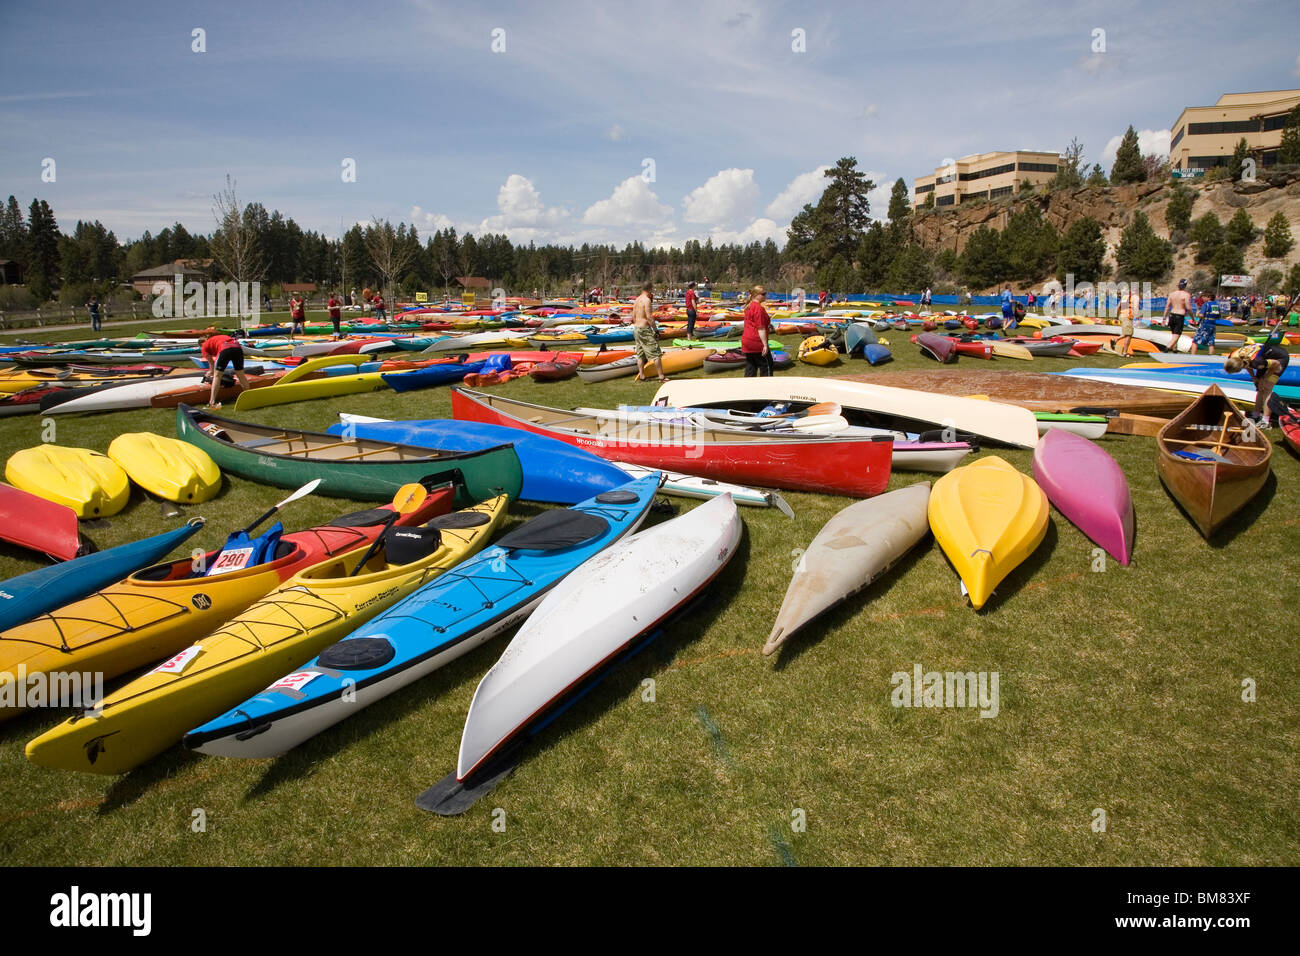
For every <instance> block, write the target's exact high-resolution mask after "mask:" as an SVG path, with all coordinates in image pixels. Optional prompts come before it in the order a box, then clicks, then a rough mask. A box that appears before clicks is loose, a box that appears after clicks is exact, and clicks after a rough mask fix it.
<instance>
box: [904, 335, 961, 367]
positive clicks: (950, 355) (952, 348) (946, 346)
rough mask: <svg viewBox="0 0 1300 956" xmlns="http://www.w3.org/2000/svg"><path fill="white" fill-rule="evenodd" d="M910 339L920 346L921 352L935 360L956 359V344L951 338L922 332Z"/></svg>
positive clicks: (949, 360)
mask: <svg viewBox="0 0 1300 956" xmlns="http://www.w3.org/2000/svg"><path fill="white" fill-rule="evenodd" d="M912 341H914V342H915V343H916V344H917V345H919V346H921V354H922V355H928V356H930V358H932V359H934V360H935V361H936V362H955V361H957V346H956V343H954V342H953V340H952V339H950V338H947V337H946V336H943V335H935V334H934V333H932V332H922V333H921V334H920V335H918V336H916V337H915V338H914V339H913V340H912Z"/></svg>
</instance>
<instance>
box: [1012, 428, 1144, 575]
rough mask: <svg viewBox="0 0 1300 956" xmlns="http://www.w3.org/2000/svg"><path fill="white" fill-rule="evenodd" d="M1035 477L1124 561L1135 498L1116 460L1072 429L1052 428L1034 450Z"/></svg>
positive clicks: (1130, 540) (1061, 506)
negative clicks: (1069, 430) (1068, 430)
mask: <svg viewBox="0 0 1300 956" xmlns="http://www.w3.org/2000/svg"><path fill="white" fill-rule="evenodd" d="M1034 480H1035V481H1037V482H1038V484H1039V485H1040V486H1041V487H1042V489H1043V491H1045V492H1046V493H1047V498H1048V500H1049V501H1051V503H1052V504H1054V505H1055V506H1056V509H1057V510H1058V511H1059V512H1061V514H1063V515H1065V516H1066V517H1067V518H1069V519H1070V521H1072V522H1073V523H1074V524H1075V526H1077V527H1078V529H1079V530H1080V531H1082V532H1083V533H1084V534H1086V535H1087V536H1088V537H1089V538H1091V539H1092V540H1093V541H1095V542H1097V544H1099V545H1101V546H1102V547H1103V548H1105V549H1106V551H1107V552H1108V553H1109V554H1110V555H1111V557H1113V558H1114V559H1115V560H1116V561H1118V562H1119V563H1120V564H1128V563H1129V558H1130V556H1131V555H1132V553H1133V499H1132V496H1131V495H1130V494H1129V488H1128V480H1127V479H1126V478H1125V477H1124V472H1123V471H1121V470H1120V467H1119V465H1118V464H1116V462H1115V459H1114V458H1112V457H1111V456H1110V455H1109V454H1108V453H1107V452H1106V451H1105V450H1103V449H1102V448H1101V447H1099V446H1098V445H1094V444H1093V443H1092V442H1090V441H1089V440H1088V439H1086V438H1083V437H1082V436H1080V435H1075V434H1073V433H1072V432H1067V431H1062V430H1061V429H1059V428H1050V429H1048V431H1047V434H1046V435H1044V436H1042V437H1041V438H1039V439H1038V447H1037V448H1035V449H1034Z"/></svg>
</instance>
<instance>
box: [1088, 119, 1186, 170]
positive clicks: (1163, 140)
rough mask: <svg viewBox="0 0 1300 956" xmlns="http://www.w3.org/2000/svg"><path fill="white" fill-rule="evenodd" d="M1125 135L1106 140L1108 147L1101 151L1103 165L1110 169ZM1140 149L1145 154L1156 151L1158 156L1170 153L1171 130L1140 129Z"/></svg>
mask: <svg viewBox="0 0 1300 956" xmlns="http://www.w3.org/2000/svg"><path fill="white" fill-rule="evenodd" d="M1123 140H1124V135H1123V134H1122V133H1121V134H1120V135H1119V136H1112V137H1111V138H1110V139H1109V140H1107V141H1106V148H1105V149H1104V150H1102V152H1101V165H1102V167H1103V168H1106V169H1109V168H1110V166H1111V165H1112V164H1113V163H1114V162H1115V154H1116V153H1118V152H1119V144H1120V143H1121V142H1123ZM1138 150H1139V151H1141V153H1142V155H1143V156H1149V155H1151V154H1152V153H1154V154H1155V155H1157V156H1168V155H1169V130H1167V129H1143V130H1138Z"/></svg>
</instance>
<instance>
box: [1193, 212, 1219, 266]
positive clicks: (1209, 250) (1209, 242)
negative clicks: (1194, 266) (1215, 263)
mask: <svg viewBox="0 0 1300 956" xmlns="http://www.w3.org/2000/svg"><path fill="white" fill-rule="evenodd" d="M1190 238H1191V240H1192V242H1194V243H1196V261H1197V262H1209V261H1210V259H1211V258H1212V257H1213V256H1214V250H1216V249H1218V248H1219V244H1220V243H1222V242H1223V239H1224V232H1223V225H1222V223H1220V222H1219V217H1218V216H1216V215H1215V214H1214V213H1212V212H1207V213H1206V214H1205V215H1204V216H1201V217H1200V218H1199V219H1197V220H1196V221H1195V222H1194V223H1192V230H1191V233H1190Z"/></svg>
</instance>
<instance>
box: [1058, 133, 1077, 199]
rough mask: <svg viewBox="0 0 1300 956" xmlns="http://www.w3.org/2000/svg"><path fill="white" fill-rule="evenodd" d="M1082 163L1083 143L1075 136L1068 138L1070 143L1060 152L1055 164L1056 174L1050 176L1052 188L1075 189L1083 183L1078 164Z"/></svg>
mask: <svg viewBox="0 0 1300 956" xmlns="http://www.w3.org/2000/svg"><path fill="white" fill-rule="evenodd" d="M1082 164H1083V144H1082V143H1080V142H1079V138H1078V137H1077V136H1076V137H1074V138H1073V139H1071V140H1070V145H1069V146H1067V147H1065V152H1063V153H1062V154H1061V158H1060V160H1058V161H1057V164H1056V175H1055V176H1054V177H1053V178H1052V184H1051V188H1052V189H1075V188H1077V187H1079V186H1082V185H1083V173H1082V171H1081V170H1080V168H1079V167H1080V166H1081V165H1082Z"/></svg>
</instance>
